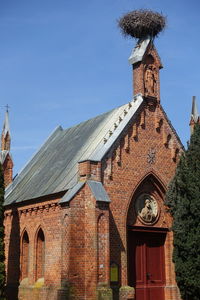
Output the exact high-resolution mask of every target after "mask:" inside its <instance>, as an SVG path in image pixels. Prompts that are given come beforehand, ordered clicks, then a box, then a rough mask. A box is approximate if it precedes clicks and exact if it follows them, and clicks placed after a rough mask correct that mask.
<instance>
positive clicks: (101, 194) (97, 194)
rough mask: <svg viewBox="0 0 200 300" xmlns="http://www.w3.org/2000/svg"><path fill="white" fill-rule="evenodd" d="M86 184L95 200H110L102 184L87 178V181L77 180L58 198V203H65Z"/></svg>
mask: <svg viewBox="0 0 200 300" xmlns="http://www.w3.org/2000/svg"><path fill="white" fill-rule="evenodd" d="M85 184H88V186H89V188H90V190H91V192H92V195H93V196H94V198H95V199H96V201H100V202H101V201H103V202H110V198H109V196H108V194H107V192H106V190H105V188H104V186H103V184H102V183H101V182H99V181H94V180H87V181H79V182H77V184H76V185H75V186H74V187H73V188H72V189H69V190H68V191H67V192H66V194H65V195H64V196H63V197H62V199H61V200H60V203H67V202H69V201H70V200H72V198H73V197H74V196H75V195H76V194H77V193H78V192H79V191H80V189H81V188H82V187H83V186H84V185H85Z"/></svg>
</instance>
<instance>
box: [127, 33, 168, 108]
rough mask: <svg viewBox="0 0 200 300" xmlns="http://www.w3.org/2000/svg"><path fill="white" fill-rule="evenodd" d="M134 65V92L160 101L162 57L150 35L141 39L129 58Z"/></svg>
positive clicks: (157, 101)
mask: <svg viewBox="0 0 200 300" xmlns="http://www.w3.org/2000/svg"><path fill="white" fill-rule="evenodd" d="M129 63H130V64H131V65H132V66H133V94H134V95H136V94H138V93H140V94H142V96H144V97H145V98H146V99H147V100H148V99H151V100H154V101H155V102H156V103H159V102H160V79H159V70H160V69H161V68H162V63H161V60H160V57H159V55H158V53H157V51H156V48H155V46H154V44H153V40H152V39H151V38H150V37H146V38H143V39H140V40H139V41H138V42H137V45H136V47H135V48H134V49H133V51H132V53H131V56H130V58H129Z"/></svg>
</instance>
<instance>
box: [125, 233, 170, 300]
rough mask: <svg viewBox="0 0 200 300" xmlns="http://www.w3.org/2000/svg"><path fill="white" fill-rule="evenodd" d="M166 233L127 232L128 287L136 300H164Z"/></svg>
mask: <svg viewBox="0 0 200 300" xmlns="http://www.w3.org/2000/svg"><path fill="white" fill-rule="evenodd" d="M165 237H166V233H163V232H162V233H161V232H141V231H130V232H129V285H131V286H134V287H135V292H136V300H164V286H165V272H164V271H165V264H164V242H165Z"/></svg>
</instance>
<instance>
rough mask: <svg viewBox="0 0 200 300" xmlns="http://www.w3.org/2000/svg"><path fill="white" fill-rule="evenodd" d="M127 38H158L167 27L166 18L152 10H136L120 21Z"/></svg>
mask: <svg viewBox="0 0 200 300" xmlns="http://www.w3.org/2000/svg"><path fill="white" fill-rule="evenodd" d="M118 24H119V27H120V28H121V30H122V32H123V34H124V35H125V36H128V35H130V36H131V37H133V38H139V39H140V38H144V37H146V36H148V35H149V36H151V37H156V36H158V34H159V33H160V32H161V31H162V30H163V29H164V28H165V26H166V17H165V16H163V15H162V14H160V13H158V12H153V11H151V10H143V9H140V10H134V11H131V12H129V13H128V14H126V15H124V16H123V17H122V18H121V19H120V20H119V21H118Z"/></svg>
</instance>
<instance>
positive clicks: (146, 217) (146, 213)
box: [135, 194, 158, 225]
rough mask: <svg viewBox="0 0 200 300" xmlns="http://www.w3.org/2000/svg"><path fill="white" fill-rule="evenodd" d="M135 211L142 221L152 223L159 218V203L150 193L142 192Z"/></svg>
mask: <svg viewBox="0 0 200 300" xmlns="http://www.w3.org/2000/svg"><path fill="white" fill-rule="evenodd" d="M135 211H136V214H137V216H138V218H139V220H140V221H141V222H142V223H145V224H149V225H151V224H153V223H155V222H156V221H157V219H158V203H157V201H156V200H155V199H154V198H153V197H152V196H150V195H148V194H142V195H140V196H139V197H138V198H137V200H136V202H135Z"/></svg>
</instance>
